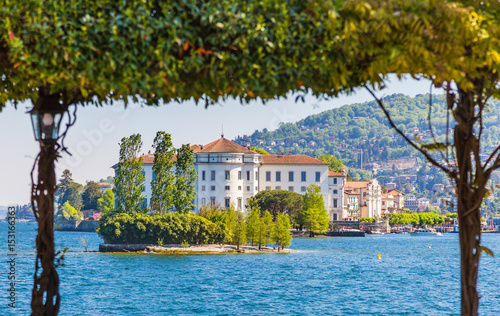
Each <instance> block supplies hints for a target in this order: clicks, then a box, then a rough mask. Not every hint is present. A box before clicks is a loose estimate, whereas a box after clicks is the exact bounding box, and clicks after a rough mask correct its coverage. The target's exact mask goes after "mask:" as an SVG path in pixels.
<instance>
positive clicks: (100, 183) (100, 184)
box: [97, 182, 112, 186]
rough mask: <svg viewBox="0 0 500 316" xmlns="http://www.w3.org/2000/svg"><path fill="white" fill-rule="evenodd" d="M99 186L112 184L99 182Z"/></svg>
mask: <svg viewBox="0 0 500 316" xmlns="http://www.w3.org/2000/svg"><path fill="white" fill-rule="evenodd" d="M97 185H98V186H111V185H112V184H111V183H109V182H99V183H97Z"/></svg>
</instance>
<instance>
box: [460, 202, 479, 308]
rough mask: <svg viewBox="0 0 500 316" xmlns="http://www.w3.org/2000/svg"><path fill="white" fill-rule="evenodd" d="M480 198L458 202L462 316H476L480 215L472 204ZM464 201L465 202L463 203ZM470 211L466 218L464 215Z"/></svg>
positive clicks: (477, 208)
mask: <svg viewBox="0 0 500 316" xmlns="http://www.w3.org/2000/svg"><path fill="white" fill-rule="evenodd" d="M478 199H479V201H480V200H481V199H482V197H475V198H474V197H471V199H469V200H465V199H464V198H463V197H461V198H460V200H459V201H458V218H459V220H458V222H459V225H460V230H459V238H460V263H461V282H460V285H461V291H460V294H461V298H462V299H461V301H462V306H461V310H462V315H463V316H466V315H467V316H475V315H478V307H479V296H478V293H477V275H478V270H479V258H480V255H481V249H480V243H481V214H480V210H479V207H476V208H474V209H473V208H472V207H473V206H472V204H474V203H475V202H477V201H478ZM464 200H465V201H464ZM468 211H471V212H470V213H469V214H467V216H464V214H465V213H466V212H468Z"/></svg>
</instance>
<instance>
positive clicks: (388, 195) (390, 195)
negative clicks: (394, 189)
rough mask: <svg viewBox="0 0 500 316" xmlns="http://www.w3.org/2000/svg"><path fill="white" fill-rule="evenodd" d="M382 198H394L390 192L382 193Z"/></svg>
mask: <svg viewBox="0 0 500 316" xmlns="http://www.w3.org/2000/svg"><path fill="white" fill-rule="evenodd" d="M382 198H384V199H394V196H393V195H392V194H391V193H390V192H387V193H384V194H382Z"/></svg>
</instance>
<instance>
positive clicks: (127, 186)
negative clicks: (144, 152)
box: [113, 134, 144, 213]
mask: <svg viewBox="0 0 500 316" xmlns="http://www.w3.org/2000/svg"><path fill="white" fill-rule="evenodd" d="M141 147H142V140H141V135H140V134H134V135H131V136H129V137H124V138H122V140H121V142H120V160H119V163H118V164H117V165H116V167H115V168H116V169H115V170H116V176H115V186H114V188H113V192H114V194H115V201H116V205H115V210H116V212H118V213H135V212H141V211H142V210H143V209H144V206H143V202H144V196H143V195H142V192H143V189H144V174H143V171H142V157H139V154H140V151H141Z"/></svg>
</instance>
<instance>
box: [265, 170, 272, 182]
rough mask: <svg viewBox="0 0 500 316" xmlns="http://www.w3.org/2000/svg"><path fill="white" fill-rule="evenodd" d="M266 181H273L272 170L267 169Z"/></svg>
mask: <svg viewBox="0 0 500 316" xmlns="http://www.w3.org/2000/svg"><path fill="white" fill-rule="evenodd" d="M266 181H271V171H266Z"/></svg>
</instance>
